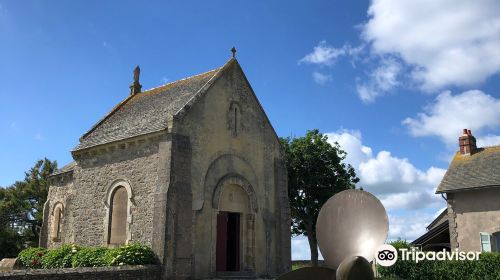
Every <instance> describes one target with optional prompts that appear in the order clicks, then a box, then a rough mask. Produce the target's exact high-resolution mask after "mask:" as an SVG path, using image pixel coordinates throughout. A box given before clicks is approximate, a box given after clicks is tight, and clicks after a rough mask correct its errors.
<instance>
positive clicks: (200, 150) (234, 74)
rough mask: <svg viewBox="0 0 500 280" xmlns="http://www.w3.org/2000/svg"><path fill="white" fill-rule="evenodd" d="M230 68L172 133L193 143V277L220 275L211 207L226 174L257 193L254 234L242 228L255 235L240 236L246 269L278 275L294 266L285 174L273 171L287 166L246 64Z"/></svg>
mask: <svg viewBox="0 0 500 280" xmlns="http://www.w3.org/2000/svg"><path fill="white" fill-rule="evenodd" d="M229 63H231V64H230V65H227V66H226V67H224V70H223V71H224V72H223V73H220V74H221V75H220V77H219V78H218V79H217V80H216V81H215V82H214V83H213V84H212V86H211V87H210V88H209V89H208V90H207V91H206V92H205V93H204V94H202V95H201V96H199V97H197V98H196V99H195V100H194V101H193V103H192V104H188V106H187V109H186V112H185V113H183V115H182V116H181V117H180V118H178V119H177V120H176V121H175V122H174V125H173V128H172V132H173V133H175V134H178V135H185V136H188V137H189V141H190V144H191V155H192V157H191V158H192V159H191V169H190V178H191V179H190V181H189V185H188V186H186V187H190V188H191V190H192V210H193V221H192V223H193V225H194V226H193V233H192V234H193V235H192V238H193V242H192V246H193V251H194V253H193V261H194V263H193V274H194V279H203V278H208V277H216V276H217V273H216V246H215V243H216V236H217V235H216V224H217V213H218V211H219V209H217V208H216V206H215V205H214V203H213V201H214V200H217V199H218V198H217V197H214V196H215V195H216V194H217V192H215V190H216V187H217V185H218V184H219V183H220V181H221V180H223V179H224V178H227V176H231V177H232V178H242V181H245V182H248V185H249V186H250V187H249V188H248V189H249V190H251V191H252V192H253V193H252V194H250V193H249V196H252V195H254V196H255V199H256V201H257V203H256V209H254V211H253V212H252V213H250V214H251V215H252V218H251V221H250V220H249V221H247V224H248V225H251V228H252V230H251V231H248V230H245V228H242V230H243V232H242V234H246V233H248V234H252V235H251V236H241V239H240V240H241V247H240V248H241V251H240V260H242V263H241V267H242V268H244V269H245V268H249V269H251V271H250V272H251V273H253V274H254V275H255V276H257V277H272V276H274V275H277V274H279V273H280V272H282V271H285V270H287V269H288V268H289V267H290V250H289V247H290V245H289V243H290V231H289V225H290V222H289V212H288V211H289V210H288V209H289V207H288V197H287V192H286V169H284V168H283V166H280V167H278V166H275V160H278V161H279V160H282V154H281V151H280V145H279V141H278V139H277V136H276V134H275V132H274V130H273V128H272V126H271V124H270V122H269V120H268V119H267V117H266V115H265V113H264V111H263V109H262V107H261V106H260V104H259V102H258V100H257V99H256V97H255V95H254V93H253V91H252V89H251V87H250V85H249V83H248V81H247V80H246V78H245V76H244V74H243V72H242V70H241V68H240V66H239V65H238V64H237V62H235V61H233V62H229ZM173 160H175V158H173ZM276 172H279V174H277V173H276ZM247 217H248V215H247ZM242 221H243V220H242ZM283 225H284V226H283ZM287 228H288V229H287ZM250 232H253V233H250ZM247 272H248V271H247Z"/></svg>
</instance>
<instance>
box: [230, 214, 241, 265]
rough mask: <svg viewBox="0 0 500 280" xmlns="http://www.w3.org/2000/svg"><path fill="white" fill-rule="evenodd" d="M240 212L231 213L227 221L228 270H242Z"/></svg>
mask: <svg viewBox="0 0 500 280" xmlns="http://www.w3.org/2000/svg"><path fill="white" fill-rule="evenodd" d="M240 215H241V214H240V213H229V215H228V222H227V232H228V233H227V244H228V245H227V270H229V271H239V270H240Z"/></svg>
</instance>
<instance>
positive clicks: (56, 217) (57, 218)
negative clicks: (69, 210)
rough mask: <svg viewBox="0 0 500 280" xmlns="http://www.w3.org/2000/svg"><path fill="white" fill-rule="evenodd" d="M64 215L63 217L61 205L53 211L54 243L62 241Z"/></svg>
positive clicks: (56, 206)
mask: <svg viewBox="0 0 500 280" xmlns="http://www.w3.org/2000/svg"><path fill="white" fill-rule="evenodd" d="M62 215H63V205H62V204H61V203H56V205H55V206H54V209H53V211H52V228H51V231H50V233H51V239H52V241H60V240H61V233H62V227H61V222H62Z"/></svg>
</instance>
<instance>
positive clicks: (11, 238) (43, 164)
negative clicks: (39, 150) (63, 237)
mask: <svg viewBox="0 0 500 280" xmlns="http://www.w3.org/2000/svg"><path fill="white" fill-rule="evenodd" d="M56 169H57V163H56V162H55V161H50V160H48V159H47V158H45V159H43V160H38V161H37V162H36V163H35V165H34V166H33V167H32V168H30V170H28V171H27V172H25V177H24V180H23V181H17V182H15V183H14V184H13V185H12V186H9V187H7V188H0V247H1V248H2V250H0V258H3V257H13V256H16V255H17V253H18V252H19V251H20V250H21V249H23V248H24V247H25V246H36V245H37V244H38V236H39V232H40V228H41V226H42V222H43V205H44V203H45V201H46V200H47V194H48V191H49V183H48V177H49V175H50V174H51V173H52V172H54V171H55V170H56Z"/></svg>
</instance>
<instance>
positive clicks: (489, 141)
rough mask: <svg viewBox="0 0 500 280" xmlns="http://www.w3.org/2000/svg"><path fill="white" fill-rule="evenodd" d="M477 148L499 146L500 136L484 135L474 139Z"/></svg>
mask: <svg viewBox="0 0 500 280" xmlns="http://www.w3.org/2000/svg"><path fill="white" fill-rule="evenodd" d="M476 140H477V142H476V144H477V146H478V147H490V146H497V145H500V135H491V134H489V135H486V136H483V137H479V138H477V139H476Z"/></svg>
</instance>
